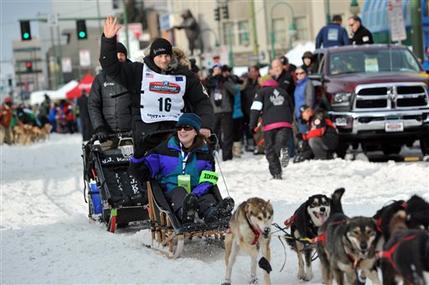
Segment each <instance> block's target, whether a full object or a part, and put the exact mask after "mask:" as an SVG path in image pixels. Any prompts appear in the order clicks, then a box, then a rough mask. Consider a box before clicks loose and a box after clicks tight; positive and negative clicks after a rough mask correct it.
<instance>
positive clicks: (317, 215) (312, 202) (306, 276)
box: [285, 188, 345, 281]
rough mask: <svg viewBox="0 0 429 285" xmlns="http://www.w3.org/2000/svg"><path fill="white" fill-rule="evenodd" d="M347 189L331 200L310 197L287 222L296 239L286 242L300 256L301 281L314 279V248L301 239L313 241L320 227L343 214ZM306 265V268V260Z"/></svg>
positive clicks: (341, 189)
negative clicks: (342, 200) (312, 261)
mask: <svg viewBox="0 0 429 285" xmlns="http://www.w3.org/2000/svg"><path fill="white" fill-rule="evenodd" d="M344 191H345V189H344V188H339V189H337V190H335V191H334V193H332V196H331V198H329V197H328V196H326V195H323V194H317V195H313V196H310V197H309V198H308V199H307V201H305V202H304V203H303V204H302V205H301V206H300V207H299V208H298V209H297V210H296V211H295V213H294V214H293V216H292V217H291V218H289V219H288V220H286V221H285V225H286V226H290V228H291V235H292V237H293V238H294V239H287V240H286V241H287V242H288V244H289V245H290V246H291V247H292V249H293V250H294V251H296V254H297V256H298V275H297V278H298V279H299V280H305V281H310V280H311V279H312V278H313V270H312V267H311V257H312V253H313V250H314V248H313V247H310V246H308V244H305V243H303V242H301V241H299V239H301V238H309V239H313V238H315V237H316V236H317V235H318V231H319V228H320V226H322V225H323V224H324V223H325V221H326V220H327V219H328V218H329V217H330V216H331V215H332V214H335V213H342V212H343V211H342V206H341V197H342V196H343V194H344ZM303 255H304V256H305V265H306V268H304V259H303Z"/></svg>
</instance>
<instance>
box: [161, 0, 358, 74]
mask: <svg viewBox="0 0 429 285" xmlns="http://www.w3.org/2000/svg"><path fill="white" fill-rule="evenodd" d="M351 2H352V1H348V0H325V1H321V0H320V1H319V0H317V1H316V0H314V1H300V0H288V1H284V0H279V1H276V0H267V1H259V0H228V1H189V0H168V7H169V9H170V12H171V17H172V18H173V20H172V21H173V23H174V24H177V23H180V14H181V13H182V12H183V11H184V10H185V9H190V10H191V11H192V13H193V15H194V17H195V18H196V19H197V20H198V21H199V23H200V25H201V28H202V31H203V35H202V36H203V38H204V42H205V43H206V52H207V53H208V54H210V55H211V54H212V53H220V54H221V55H222V53H225V51H226V53H227V55H224V56H223V57H222V58H223V61H224V63H229V64H234V65H236V66H248V65H250V64H255V63H258V62H259V63H264V62H265V63H268V62H269V61H270V59H271V58H272V57H273V56H279V55H283V54H285V52H287V51H288V50H289V49H291V48H292V47H293V46H294V45H295V44H297V43H299V42H307V41H314V39H315V37H316V35H317V33H318V32H319V30H320V28H321V27H323V26H324V25H325V24H326V18H327V14H330V15H334V14H339V15H342V16H343V26H345V27H346V26H347V18H348V17H349V16H351V15H352V13H351V11H350V10H351V9H350V7H351ZM358 2H359V5H360V6H362V5H363V2H364V1H363V0H360V1H358ZM218 7H219V8H220V10H219V17H220V19H219V21H216V20H215V9H216V8H218ZM224 7H227V8H224ZM225 10H227V12H225ZM174 33H175V34H174V40H175V44H176V45H178V46H180V47H183V48H185V49H186V48H187V45H188V44H187V40H186V37H185V33H184V32H183V31H182V30H175V32H174ZM216 41H217V42H218V44H219V47H216ZM231 59H232V61H231Z"/></svg>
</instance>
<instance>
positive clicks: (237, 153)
mask: <svg viewBox="0 0 429 285" xmlns="http://www.w3.org/2000/svg"><path fill="white" fill-rule="evenodd" d="M232 155H233V156H234V157H238V158H240V157H241V142H234V143H233V144H232Z"/></svg>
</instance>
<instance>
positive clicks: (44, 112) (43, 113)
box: [37, 94, 51, 127]
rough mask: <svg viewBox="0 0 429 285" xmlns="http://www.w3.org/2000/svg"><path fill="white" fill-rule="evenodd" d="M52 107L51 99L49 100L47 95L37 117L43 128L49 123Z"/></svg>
mask: <svg viewBox="0 0 429 285" xmlns="http://www.w3.org/2000/svg"><path fill="white" fill-rule="evenodd" d="M50 105H51V98H49V96H48V94H45V99H44V100H43V102H42V104H40V107H39V111H38V114H37V117H38V119H39V122H40V124H41V126H42V127H43V126H44V125H45V124H47V123H49V120H48V115H49V109H50Z"/></svg>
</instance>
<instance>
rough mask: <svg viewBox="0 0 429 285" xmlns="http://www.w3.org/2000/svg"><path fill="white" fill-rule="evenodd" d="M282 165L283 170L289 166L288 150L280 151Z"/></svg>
mask: <svg viewBox="0 0 429 285" xmlns="http://www.w3.org/2000/svg"><path fill="white" fill-rule="evenodd" d="M280 164H281V165H282V167H283V168H285V167H286V166H287V165H288V164H289V152H288V150H287V148H282V149H280Z"/></svg>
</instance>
